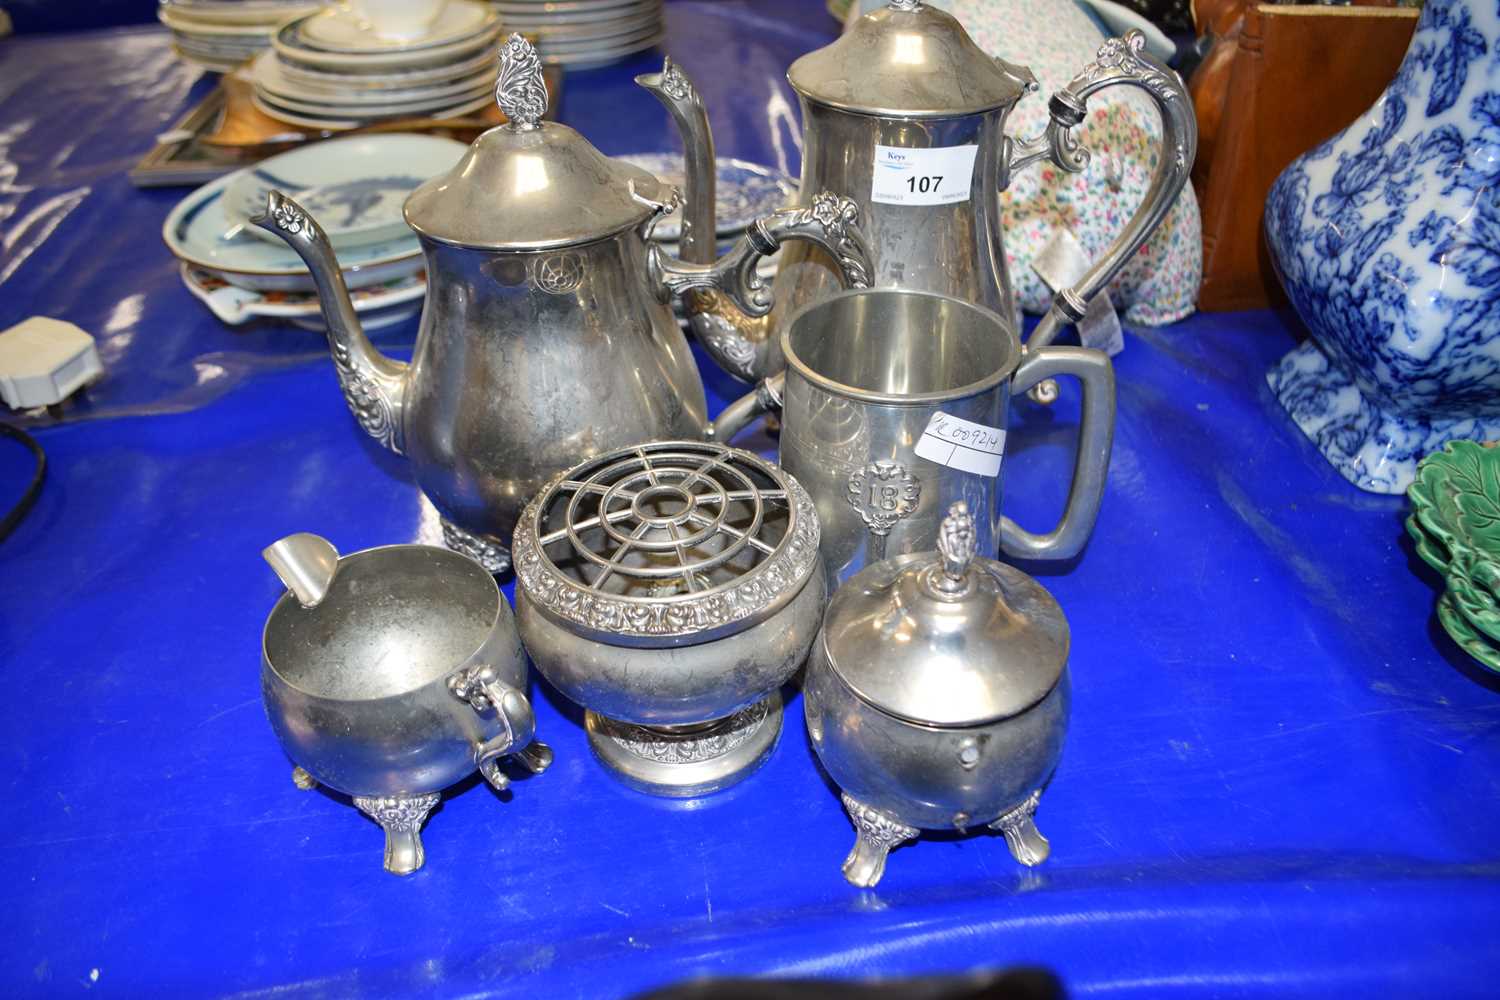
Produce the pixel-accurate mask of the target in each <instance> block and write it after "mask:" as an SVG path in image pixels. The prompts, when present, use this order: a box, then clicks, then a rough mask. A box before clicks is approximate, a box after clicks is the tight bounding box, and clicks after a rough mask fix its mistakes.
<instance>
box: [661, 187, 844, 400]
mask: <svg viewBox="0 0 1500 1000" xmlns="http://www.w3.org/2000/svg"><path fill="white" fill-rule="evenodd" d="M787 240H806V241H807V242H809V243H815V244H817V245H818V246H819V247H821V248H822V249H823V250H825V251H827V253H828V254H829V256H831V257H832V258H833V260H834V264H835V266H836V268H837V270H838V275H839V280H840V281H841V282H842V283H843V285H844V287H845V288H868V287H869V286H870V272H871V270H872V268H871V265H870V251H869V243H868V241H867V240H866V238H865V234H864V231H863V230H862V229H860V227H859V206H858V205H857V204H855V203H854V201H853V200H852V199H850V198H841V197H839V196H837V195H834V194H831V193H829V192H827V191H822V192H819V193H818V194H816V195H814V196H813V199H812V202H811V203H810V204H808V205H805V206H799V207H796V208H785V209H782V210H781V211H778V212H772V213H771V214H770V215H768V216H766V217H765V218H762V219H756V220H755V221H754V222H752V223H751V224H750V228H748V229H747V230H745V235H744V236H743V237H741V238H740V240H739V242H738V243H736V244H735V245H734V247H733V248H732V249H731V250H730V251H729V252H728V253H727V254H725V255H724V256H723V257H721V258H719V259H718V260H717V261H715V262H714V263H712V264H693V263H687V262H684V261H681V260H677V259H674V258H673V257H671V256H670V255H668V254H666V253H664V252H663V251H662V249H661V246H660V245H659V244H657V243H654V242H653V243H651V245H650V247H649V249H648V250H647V263H648V267H649V271H650V276H651V283H652V286H653V287H655V288H656V289H657V294H658V295H659V296H660V297H661V299H662V301H666V300H667V299H668V298H670V297H671V296H673V295H685V294H687V293H688V292H696V293H698V298H697V299H696V300H695V301H692V302H690V311H691V312H692V313H693V314H694V315H699V314H713V315H721V318H723V319H724V320H725V322H723V323H720V324H718V325H717V327H718V328H717V329H716V330H715V331H713V334H714V335H712V336H705V337H701V338H700V340H701V342H702V344H703V346H704V348H705V349H706V350H707V351H708V352H709V354H710V355H712V356H713V359H714V361H715V362H716V363H717V364H718V365H719V367H721V368H723V369H724V370H725V371H727V372H729V374H731V375H733V376H735V377H736V378H739V379H743V380H745V381H747V382H748V381H751V380H753V379H754V378H756V377H757V376H758V375H762V374H764V373H765V371H766V369H767V367H768V365H767V358H766V357H765V348H764V346H763V345H765V344H766V343H767V341H766V340H765V338H764V337H756V336H751V335H749V334H748V331H747V329H746V326H747V324H748V323H749V322H750V321H751V320H757V319H760V318H762V317H764V316H766V315H767V314H769V313H770V311H771V307H772V306H773V305H774V304H775V297H774V296H773V294H772V291H771V289H770V288H769V287H767V285H766V281H765V279H764V278H763V277H761V275H760V272H759V270H758V268H759V265H760V261H761V258H763V257H769V256H770V255H771V254H773V253H775V252H776V251H777V250H778V249H779V248H780V247H781V245H782V244H783V243H785V242H786V241H787ZM718 293H723V295H724V296H726V297H727V298H728V299H729V300H730V301H729V303H728V304H727V305H732V306H733V308H732V309H731V308H726V304H725V303H721V302H719V301H718V300H717V299H716V298H715V296H716V295H717V294H718Z"/></svg>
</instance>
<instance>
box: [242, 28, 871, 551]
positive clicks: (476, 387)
mask: <svg viewBox="0 0 1500 1000" xmlns="http://www.w3.org/2000/svg"><path fill="white" fill-rule="evenodd" d="M495 95H496V99H497V101H498V102H499V104H500V108H501V110H503V111H504V112H505V114H506V116H507V117H508V118H509V122H508V123H507V124H505V125H501V126H498V127H496V128H493V129H490V130H489V131H488V132H486V133H484V134H483V135H481V136H480V137H479V138H478V139H477V140H475V142H474V144H473V145H472V146H471V147H470V148H469V151H468V153H467V154H466V155H465V156H464V157H463V159H462V160H460V161H459V163H458V164H457V166H455V167H454V168H453V170H451V171H450V172H449V173H447V174H446V175H443V176H441V177H436V178H433V179H432V180H430V181H428V182H427V183H425V184H423V185H422V186H421V187H420V188H418V189H417V190H416V191H414V192H413V193H412V195H411V196H410V197H409V198H408V199H407V202H406V206H405V217H406V222H407V224H408V225H409V226H411V228H412V229H414V230H415V231H416V232H417V235H418V236H419V237H420V239H421V243H422V249H423V252H424V253H425V254H426V258H427V301H426V305H425V307H424V308H423V311H422V320H421V327H420V330H419V331H418V334H417V341H416V348H415V351H414V353H413V357H412V361H411V363H410V364H409V365H408V364H402V363H400V362H397V361H393V360H391V359H390V358H387V357H384V356H382V355H381V354H380V353H379V352H378V351H376V350H375V349H374V347H372V346H371V344H370V342H369V340H368V339H367V338H366V337H365V335H364V333H363V331H362V330H361V329H360V327H359V323H358V320H357V319H356V317H355V313H354V308H353V306H352V305H351V304H350V301H349V294H348V291H347V289H346V288H345V285H344V279H343V276H342V274H341V273H340V271H339V267H338V263H337V261H336V260H335V259H334V254H333V249H332V247H331V246H330V244H329V242H328V239H327V238H326V236H325V235H324V234H323V231H322V229H321V228H320V227H319V226H318V225H317V223H316V222H315V221H314V220H313V219H312V218H311V217H309V216H308V214H307V213H306V212H305V211H304V210H303V209H302V208H300V207H299V206H298V205H297V204H296V203H294V202H293V201H292V200H291V199H289V198H287V197H286V196H285V195H283V194H281V193H280V192H272V193H271V194H270V195H269V199H268V208H267V211H266V214H265V215H263V216H260V217H259V218H257V219H256V220H254V221H255V223H256V224H257V225H259V226H260V227H261V228H263V229H265V230H267V231H269V232H272V233H275V234H277V235H279V236H280V237H282V238H283V239H285V240H286V241H287V243H288V244H290V245H291V247H292V249H293V250H295V251H296V252H297V253H298V254H299V255H300V256H301V257H302V259H303V260H304V261H305V262H306V263H307V266H308V268H309V269H310V270H311V271H312V274H313V279H314V281H315V282H316V284H317V288H318V294H319V296H320V298H321V299H322V305H323V315H324V318H325V320H326V321H327V324H328V343H329V348H330V350H331V351H332V353H333V362H334V366H335V367H336V369H337V371H338V377H339V383H340V385H341V386H342V388H343V391H344V398H345V399H346V400H347V401H348V403H349V407H350V409H351V410H352V411H353V412H354V415H355V417H356V418H357V419H358V420H359V423H360V426H362V427H363V428H364V429H365V430H366V431H367V432H369V433H370V435H371V436H373V437H374V438H375V439H376V440H378V441H379V442H380V443H381V444H383V445H385V446H386V447H388V448H390V449H391V450H393V451H395V452H397V453H400V454H405V455H406V456H407V457H408V458H410V459H411V463H412V469H413V471H414V473H415V475H416V479H417V483H418V484H419V485H420V486H421V488H422V490H423V492H424V493H426V494H427V497H428V498H429V499H430V500H431V501H432V503H433V505H434V506H436V507H437V509H438V512H439V513H440V514H441V516H442V523H443V535H444V539H445V540H446V541H447V543H448V545H449V546H450V547H451V548H454V549H457V550H459V551H461V552H464V553H466V554H468V555H470V556H473V557H474V558H476V559H478V560H479V561H480V562H481V563H482V564H483V565H484V566H485V567H486V568H487V569H489V570H491V571H492V572H495V573H499V572H503V571H504V570H505V569H507V568H508V566H509V564H510V556H509V552H508V550H507V549H506V547H505V544H504V542H503V541H501V540H502V539H504V540H509V539H510V537H511V535H512V533H513V532H514V530H515V525H516V521H517V518H519V516H520V513H521V509H522V508H523V507H524V506H525V504H526V502H527V501H528V500H529V499H530V498H531V496H532V495H533V494H534V493H535V492H536V491H537V490H538V489H540V488H541V486H542V485H543V484H544V483H546V482H547V480H548V479H549V478H551V477H552V476H553V475H554V474H556V473H558V472H560V471H562V470H563V469H567V468H570V467H572V466H574V465H576V464H578V463H579V462H580V461H583V460H585V459H588V458H591V457H593V456H595V455H599V454H602V453H604V452H607V451H611V450H613V449H615V448H619V447H623V446H625V445H629V444H634V443H636V442H638V441H650V440H655V439H659V438H703V437H704V436H705V435H707V434H708V433H710V428H709V423H708V415H707V404H706V401H705V399H704V395H703V385H702V382H701V381H700V380H699V376H698V370H697V368H696V366H695V365H694V362H693V358H692V354H691V353H690V351H689V349H688V345H687V341H686V339H685V338H684V336H683V334H682V331H681V329H680V328H679V327H678V326H677V323H676V321H675V320H674V319H673V316H672V310H671V308H670V307H669V305H668V303H669V301H670V296H671V295H672V294H674V293H675V294H682V293H684V292H687V291H689V290H693V289H702V290H713V291H715V292H718V293H722V294H724V295H727V296H728V297H729V298H730V299H731V300H733V301H734V302H735V303H736V304H737V306H738V307H739V308H740V309H742V310H743V311H744V312H745V313H746V314H747V315H752V316H754V315H763V314H765V313H766V312H768V311H769V310H770V308H771V303H772V298H771V293H770V290H769V289H768V288H767V287H766V285H765V282H764V281H763V280H762V279H761V278H760V276H759V275H757V273H756V264H757V262H758V261H759V260H760V258H761V257H763V256H765V255H767V254H770V253H773V252H775V251H776V249H777V248H778V247H779V246H780V245H781V243H782V242H783V241H784V240H791V239H802V240H812V241H815V242H817V243H818V244H819V245H821V246H823V247H824V248H826V249H827V250H828V251H829V252H831V253H834V254H839V255H846V256H849V255H852V256H850V259H851V260H852V261H854V262H855V263H853V264H851V271H850V274H851V275H853V276H856V277H857V275H858V273H859V266H860V265H859V263H858V262H859V261H860V260H863V258H864V251H863V244H864V240H863V237H862V236H861V235H860V233H859V231H858V228H857V215H858V210H857V209H856V208H855V206H854V204H853V203H852V202H850V201H848V200H847V199H842V200H841V199H838V198H835V197H833V196H832V195H819V196H817V197H814V198H812V199H811V200H810V202H809V205H808V206H807V207H805V208H796V209H788V210H784V211H781V212H776V213H773V214H772V215H770V216H767V217H766V218H764V219H760V220H758V221H756V222H755V223H753V224H752V225H751V227H750V229H749V231H748V232H747V234H746V236H745V237H744V238H743V239H741V240H740V242H739V243H738V244H737V245H736V246H735V247H734V249H733V250H731V251H730V252H729V253H728V254H726V255H725V256H724V257H723V258H721V259H719V260H718V261H716V262H711V263H710V262H704V263H698V264H687V263H683V262H682V261H679V260H675V259H672V258H670V257H668V256H667V255H666V254H664V253H662V251H661V249H660V247H659V246H657V245H655V244H651V243H648V238H649V234H650V230H651V227H652V225H653V224H654V223H655V221H656V220H657V219H658V218H659V217H660V216H661V215H663V214H665V213H667V212H670V211H672V210H673V209H674V208H675V207H676V205H677V202H678V194H677V191H676V190H675V189H674V188H671V187H668V186H666V185H663V184H662V183H661V182H660V181H658V180H657V179H656V178H655V177H653V176H652V175H650V174H649V173H647V172H645V171H643V170H640V169H638V168H636V167H633V166H630V165H628V164H624V163H620V162H617V161H615V160H612V159H610V158H609V157H606V156H605V155H603V154H602V153H600V152H599V151H598V150H597V149H595V148H594V147H593V145H591V144H590V143H589V142H588V141H587V140H586V139H584V138H583V137H582V136H581V135H579V134H578V133H577V132H575V131H574V130H572V129H570V128H568V127H567V126H565V125H561V124H558V123H556V122H544V121H542V116H543V114H544V113H545V111H546V108H547V91H546V88H545V86H544V85H543V83H542V64H541V60H540V59H539V58H538V56H537V53H536V50H535V49H534V48H533V47H532V46H531V44H530V43H529V42H527V41H526V40H525V39H524V38H522V37H521V36H520V35H512V36H511V37H510V39H509V41H508V42H507V43H506V44H505V46H504V48H503V49H502V52H501V55H500V70H499V79H498V82H497V83H496V86H495Z"/></svg>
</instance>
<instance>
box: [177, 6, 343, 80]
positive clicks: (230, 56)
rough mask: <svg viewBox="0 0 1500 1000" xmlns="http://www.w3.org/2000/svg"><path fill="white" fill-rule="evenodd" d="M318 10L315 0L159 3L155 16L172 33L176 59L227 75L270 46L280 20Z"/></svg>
mask: <svg viewBox="0 0 1500 1000" xmlns="http://www.w3.org/2000/svg"><path fill="white" fill-rule="evenodd" d="M318 6H319V4H318V3H317V2H316V0H161V3H160V5H159V6H158V8H157V11H156V16H157V18H158V19H159V20H160V21H161V23H162V24H165V25H166V26H167V27H168V28H171V29H172V48H173V49H174V50H175V51H176V52H177V54H178V55H180V56H182V58H184V59H186V60H188V61H189V62H195V63H197V64H198V65H200V66H203V67H205V68H206V69H211V70H214V71H215V72H219V73H227V72H229V71H230V70H232V69H234V68H235V67H236V66H238V65H239V64H240V63H242V62H244V61H245V60H246V59H249V58H250V57H251V56H253V55H255V53H257V52H259V51H260V50H262V49H264V48H265V47H266V46H268V45H270V44H271V33H272V32H274V31H275V30H276V26H277V25H278V24H280V23H281V22H282V21H285V20H286V19H287V18H289V17H294V16H296V15H298V14H307V13H310V12H312V11H314V10H316V9H317V8H318Z"/></svg>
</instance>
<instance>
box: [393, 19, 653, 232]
mask: <svg viewBox="0 0 1500 1000" xmlns="http://www.w3.org/2000/svg"><path fill="white" fill-rule="evenodd" d="M495 99H496V101H497V102H498V103H499V104H500V110H502V111H504V112H505V116H506V117H507V118H508V119H509V121H508V122H506V123H505V124H504V125H499V126H496V127H495V128H492V129H490V130H489V131H487V132H485V133H484V134H483V135H481V136H480V137H479V138H478V139H475V140H474V142H473V144H472V145H471V146H470V147H469V151H468V152H467V153H466V154H464V157H463V158H462V159H461V160H459V161H458V164H457V165H456V166H455V167H454V168H453V169H452V170H450V171H448V173H446V174H443V175H442V176H439V177H434V178H432V179H431V180H429V181H427V182H426V183H425V184H423V185H422V186H421V187H419V188H417V190H416V191H414V192H412V194H411V197H409V198H408V199H407V200H406V208H405V214H406V223H407V225H409V226H411V227H412V228H413V229H415V230H416V231H417V232H418V233H420V234H421V235H423V236H427V237H429V238H431V239H434V240H438V241H440V242H443V243H450V244H454V245H456V246H463V247H471V248H474V249H486V250H543V249H548V248H551V247H558V246H566V245H568V244H573V243H586V242H589V241H591V240H596V239H601V238H603V237H605V236H609V235H611V234H613V233H617V232H619V231H621V230H623V229H627V228H629V227H631V226H634V225H637V224H639V223H641V222H644V221H645V220H646V219H647V218H649V217H650V216H651V215H652V214H653V213H655V212H657V211H658V210H661V209H665V208H669V207H670V206H671V205H672V203H673V202H674V201H675V199H676V196H677V195H676V189H674V188H672V187H669V186H668V185H665V184H662V183H661V181H659V180H657V179H656V177H655V176H653V175H652V174H650V173H648V172H646V171H644V170H642V169H640V168H639V167H634V166H631V165H630V164H627V163H622V162H620V161H618V160H613V159H611V158H609V157H607V156H605V155H604V154H603V153H601V152H599V150H597V149H595V148H594V146H593V144H592V143H590V142H589V141H588V140H587V139H585V138H584V137H583V136H581V135H579V134H578V133H577V132H575V131H574V130H573V129H571V128H568V126H566V125H562V124H559V123H557V122H544V121H542V115H544V114H545V113H546V111H547V87H546V85H545V84H544V83H543V81H542V61H541V59H540V58H539V57H538V55H537V51H536V49H535V48H534V47H533V46H532V44H531V43H530V42H528V41H526V39H524V38H522V37H521V36H520V35H519V34H516V35H511V36H510V40H509V41H507V42H506V43H505V46H504V47H503V48H502V49H501V52H500V75H499V79H498V80H497V82H496V84H495Z"/></svg>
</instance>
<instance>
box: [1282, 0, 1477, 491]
mask: <svg viewBox="0 0 1500 1000" xmlns="http://www.w3.org/2000/svg"><path fill="white" fill-rule="evenodd" d="M1497 57H1500V10H1497V7H1496V4H1495V2H1494V0H1485V2H1484V3H1468V2H1466V0H1427V4H1426V5H1425V6H1424V7H1423V9H1422V14H1421V19H1420V20H1419V21H1418V22H1417V30H1416V33H1415V34H1414V35H1413V36H1412V42H1411V47H1410V48H1409V49H1408V50H1407V53H1406V58H1405V60H1404V61H1403V62H1402V63H1401V68H1400V70H1398V71H1397V73H1396V79H1395V80H1394V81H1392V83H1391V85H1390V87H1389V88H1387V90H1386V92H1385V93H1384V94H1383V95H1381V97H1380V99H1379V100H1377V101H1376V102H1375V104H1374V106H1373V107H1371V108H1370V110H1368V111H1366V112H1365V113H1364V114H1363V115H1361V116H1360V117H1359V118H1358V119H1357V120H1356V121H1355V122H1354V124H1352V125H1350V126H1349V127H1348V128H1347V129H1345V130H1344V131H1343V132H1341V133H1339V134H1338V135H1336V136H1334V137H1333V138H1332V139H1330V140H1328V141H1327V142H1325V143H1323V144H1322V145H1320V146H1318V147H1317V148H1315V149H1313V150H1312V151H1311V152H1308V153H1305V154H1304V155H1302V156H1301V157H1299V158H1298V159H1296V160H1294V161H1293V162H1292V164H1291V166H1289V167H1287V169H1286V171H1285V172H1284V173H1282V175H1281V176H1280V177H1279V178H1277V180H1276V183H1275V184H1274V185H1273V186H1272V188H1271V194H1270V197H1269V198H1268V199H1267V201H1266V212H1265V226H1266V242H1267V244H1268V245H1269V247H1270V250H1271V259H1272V261H1273V262H1274V263H1275V265H1276V268H1277V273H1278V274H1279V276H1280V278H1281V283H1282V285H1284V286H1285V287H1286V290H1287V294H1288V295H1289V296H1290V297H1291V300H1292V304H1293V305H1294V306H1295V307H1296V310H1297V313H1298V314H1299V315H1300V316H1301V317H1302V320H1303V322H1304V323H1306V324H1307V326H1308V328H1309V330H1310V331H1311V332H1312V335H1313V338H1312V340H1310V341H1308V342H1306V343H1304V344H1303V345H1302V346H1301V347H1298V348H1297V349H1296V350H1294V351H1292V352H1291V353H1290V354H1288V355H1287V356H1286V357H1284V358H1283V359H1282V360H1281V363H1280V364H1279V365H1278V366H1277V367H1276V368H1274V369H1272V370H1271V372H1270V374H1269V375H1268V376H1267V381H1268V382H1269V383H1270V385H1271V389H1272V390H1273V391H1274V392H1275V393H1276V397H1277V399H1278V400H1279V401H1280V402H1281V405H1282V406H1283V407H1285V409H1286V411H1287V413H1288V414H1290V415H1291V417H1292V419H1293V420H1294V421H1295V422H1296V424H1297V426H1298V427H1299V428H1300V429H1301V430H1302V432H1303V433H1305V434H1306V435H1307V436H1308V437H1309V438H1311V439H1312V441H1313V443H1314V444H1315V445H1317V447H1318V449H1319V450H1320V451H1321V452H1322V453H1323V456H1324V457H1325V458H1327V459H1328V461H1329V462H1330V463H1332V465H1333V466H1334V468H1336V469H1338V471H1339V472H1340V473H1342V474H1343V475H1344V477H1345V478H1347V479H1348V480H1349V481H1350V482H1352V483H1354V484H1355V485H1357V486H1359V487H1360V488H1362V489H1366V490H1370V491H1372V492H1376V493H1399V492H1402V491H1403V490H1405V489H1406V487H1407V486H1408V485H1409V484H1410V483H1411V481H1412V477H1413V475H1414V474H1415V472H1416V467H1417V462H1418V461H1420V460H1421V459H1422V457H1423V456H1425V455H1427V454H1429V453H1431V452H1434V451H1437V450H1438V449H1439V448H1441V447H1442V446H1443V445H1444V444H1445V443H1446V442H1448V441H1451V440H1458V439H1468V440H1474V441H1484V440H1500V60H1497Z"/></svg>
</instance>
